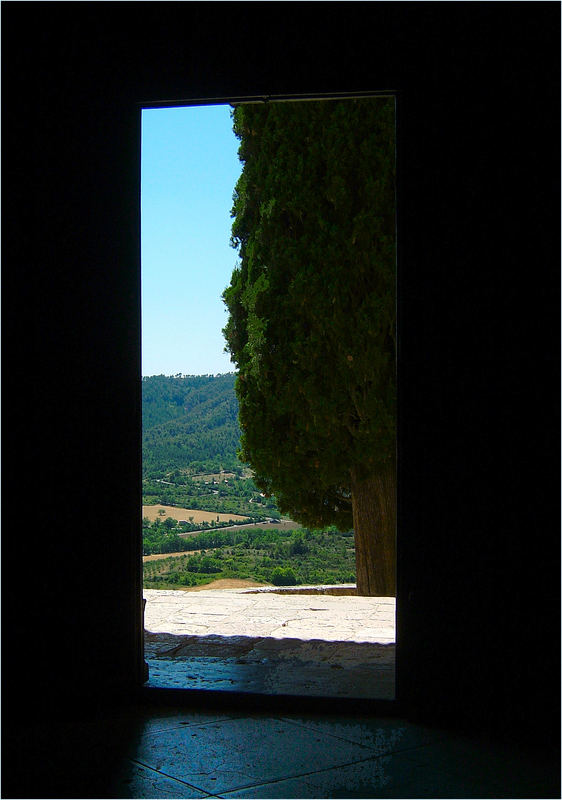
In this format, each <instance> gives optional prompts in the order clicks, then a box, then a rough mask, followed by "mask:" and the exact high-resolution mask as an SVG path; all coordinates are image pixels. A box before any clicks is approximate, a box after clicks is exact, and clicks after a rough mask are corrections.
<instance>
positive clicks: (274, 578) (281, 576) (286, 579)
mask: <svg viewBox="0 0 562 800" xmlns="http://www.w3.org/2000/svg"><path fill="white" fill-rule="evenodd" d="M271 583H273V584H274V585H275V586H296V584H297V576H296V575H295V573H294V572H293V570H292V569H291V568H290V567H275V569H274V570H273V572H272V574H271Z"/></svg>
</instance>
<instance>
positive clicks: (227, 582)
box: [175, 578, 272, 592]
mask: <svg viewBox="0 0 562 800" xmlns="http://www.w3.org/2000/svg"><path fill="white" fill-rule="evenodd" d="M271 585H272V584H270V583H257V582H256V581H246V580H242V579H241V578H219V579H218V580H216V581H211V583H205V584H203V585H202V586H178V587H177V589H176V590H175V591H181V592H208V591H209V590H215V589H253V588H259V587H263V586H271Z"/></svg>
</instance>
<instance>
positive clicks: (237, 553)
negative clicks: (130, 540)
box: [144, 528, 355, 589]
mask: <svg viewBox="0 0 562 800" xmlns="http://www.w3.org/2000/svg"><path fill="white" fill-rule="evenodd" d="M168 535H169V536H172V537H173V534H168ZM172 542H173V543H174V544H177V539H175V538H172V539H171V540H170V544H171V543H172ZM180 542H182V543H183V547H186V548H187V547H189V550H191V551H201V552H196V553H194V554H190V553H189V552H186V554H185V556H176V557H173V558H166V559H161V560H158V561H147V562H146V563H145V564H144V586H145V588H151V589H165V588H173V587H174V586H195V585H199V584H204V583H209V582H210V581H212V580H217V579H218V578H245V579H251V580H254V581H257V582H258V583H264V584H265V583H272V584H274V585H276V586H295V585H298V584H341V583H354V581H355V569H354V565H355V551H354V547H353V534H352V533H351V532H345V533H340V532H339V531H337V530H336V529H335V528H331V529H328V530H325V531H312V530H304V531H302V530H297V531H295V530H291V531H286V530H276V529H272V530H270V529H263V528H254V529H251V528H242V529H240V530H235V531H209V532H207V533H203V534H199V535H198V536H193V537H189V539H180ZM304 543H305V544H304ZM303 544H304V547H305V548H306V552H304V553H303V552H302V545H303ZM181 549H182V547H181V546H180V547H178V549H177V551H178V552H180V551H181ZM161 552H163V553H166V552H168V553H169V552H175V551H174V550H171V549H167V548H166V549H165V550H162V551H161Z"/></svg>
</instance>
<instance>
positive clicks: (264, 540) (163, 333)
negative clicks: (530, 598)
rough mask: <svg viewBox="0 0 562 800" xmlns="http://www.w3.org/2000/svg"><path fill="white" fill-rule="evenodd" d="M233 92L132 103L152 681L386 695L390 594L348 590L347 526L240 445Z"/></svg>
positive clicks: (351, 558)
mask: <svg viewBox="0 0 562 800" xmlns="http://www.w3.org/2000/svg"><path fill="white" fill-rule="evenodd" d="M377 97H378V96H373V97H372V98H371V100H370V102H377ZM283 99H284V100H285V101H286V102H287V103H288V102H291V101H292V102H298V101H299V100H300V101H301V103H304V102H305V100H304V99H303V98H298V99H297V98H283ZM311 99H316V100H317V102H328V103H330V102H332V103H333V102H345V101H347V100H348V99H349V98H346V100H345V101H344V99H343V98H341V97H338V98H336V97H332V98H322V99H321V100H320V99H318V98H307V99H306V101H309V100H311ZM362 100H363V101H366V98H362ZM379 102H380V100H379ZM242 104H243V103H242V101H231V102H230V103H229V104H228V105H226V104H225V103H223V102H220V101H214V102H212V103H198V104H193V105H181V106H174V107H167V108H146V109H143V112H142V119H143V130H142V159H143V160H142V216H141V222H142V289H143V311H142V318H143V378H142V386H143V519H144V522H143V562H144V563H143V571H144V581H145V599H146V600H147V608H146V612H145V629H146V633H145V657H146V659H147V661H148V664H149V670H150V671H149V683H148V685H149V686H155V687H162V688H169V687H182V688H192V689H201V688H203V689H205V688H209V689H217V688H218V689H220V690H223V691H224V690H226V691H255V692H258V693H273V694H276V693H277V694H287V693H288V694H312V695H314V694H321V695H323V696H330V695H336V696H342V697H350V696H351V697H375V698H384V699H392V698H393V697H394V643H395V624H394V619H395V605H394V598H393V597H380V596H378V597H357V596H354V595H355V591H354V583H355V574H354V573H355V570H354V562H355V553H354V546H353V545H354V539H353V530H352V529H351V530H348V531H341V530H338V529H337V527H336V526H325V528H323V529H316V528H313V527H307V526H304V525H302V524H300V523H298V522H295V521H293V520H291V519H290V518H289V517H288V516H287V515H286V514H285V515H282V514H281V513H280V511H279V509H278V508H277V504H276V500H275V497H273V498H270V497H266V496H265V495H266V493H264V492H262V491H260V488H261V487H260V486H259V485H256V483H255V482H254V480H253V473H252V469H251V466H250V465H249V464H247V463H244V462H241V461H240V459H238V458H237V457H236V448H237V446H238V442H239V435H240V432H239V429H238V425H237V414H238V403H237V398H236V393H235V391H234V381H235V375H234V369H235V367H234V365H232V364H231V363H230V362H229V361H228V356H227V355H225V353H224V352H223V348H224V339H222V337H221V329H222V328H224V327H225V325H226V324H227V319H228V315H227V314H226V309H225V308H224V305H223V303H222V301H221V295H222V293H223V292H224V290H225V289H226V286H227V283H228V279H229V275H230V272H231V271H232V268H233V266H234V265H235V262H236V254H235V253H234V251H233V250H232V248H231V247H230V235H231V230H230V225H231V222H230V208H231V206H232V195H233V192H234V193H235V185H236V182H237V180H238V177H239V174H240V169H241V165H240V162H239V161H238V158H237V150H238V146H239V142H238V141H237V140H236V138H235V137H234V133H233V130H232V125H233V120H232V116H233V114H232V108H233V107H234V108H236V107H237V106H239V105H242ZM251 105H253V106H258V105H259V106H261V107H264V106H265V105H266V103H265V102H264V101H263V99H256V98H253V99H251ZM299 105H300V104H299ZM307 106H308V108H310V103H309V102H307ZM293 107H294V106H293ZM167 115H169V116H167ZM165 116H167V120H165V119H164V117H165ZM151 148H152V150H151ZM187 156H189V158H187ZM188 190H191V194H190V192H189V191H188ZM215 215H216V217H215ZM213 218H216V220H217V228H216V229H215V230H212V228H211V225H210V220H211V219H213ZM167 272H168V274H166V273H167ZM205 296H207V297H209V298H210V301H209V304H206V302H205V299H204V298H205ZM158 326H160V327H159V330H158ZM157 330H158V333H156V331H157ZM221 339H222V340H221ZM211 352H212V353H213V354H212V356H211V355H210V353H211ZM187 356H189V358H187ZM349 363H351V362H349ZM194 419H195V422H194ZM217 432H218V437H217V436H213V433H215V434H216V433H217ZM340 527H341V526H340ZM330 551H332V552H330ZM313 556H316V563H315V564H309V563H307V562H308V561H311V560H313ZM319 558H320V559H322V565H321V566H319V565H318V560H319ZM334 623H337V624H334ZM289 664H290V665H291V669H287V667H288V666H289ZM287 675H292V676H293V678H292V679H291V680H290V681H289V682H288V683H287ZM297 676H300V677H297ZM374 676H376V677H374Z"/></svg>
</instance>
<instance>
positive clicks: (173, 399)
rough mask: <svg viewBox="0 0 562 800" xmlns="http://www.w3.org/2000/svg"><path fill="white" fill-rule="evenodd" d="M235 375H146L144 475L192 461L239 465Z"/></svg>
mask: <svg viewBox="0 0 562 800" xmlns="http://www.w3.org/2000/svg"><path fill="white" fill-rule="evenodd" d="M235 378H236V376H235V375H234V373H227V374H224V375H174V376H166V375H153V376H150V377H143V379H142V415H143V473H144V475H145V476H148V475H163V474H164V473H166V472H169V471H171V470H176V469H180V470H182V469H186V468H188V467H190V465H192V463H193V462H207V463H208V467H209V468H210V467H211V466H213V465H214V466H219V465H220V466H222V467H223V469H229V468H231V467H232V466H233V465H235V464H239V463H240V462H239V460H238V458H237V456H236V450H237V448H238V446H239V443H240V428H239V426H238V401H237V398H236V394H235V392H234V381H235Z"/></svg>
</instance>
